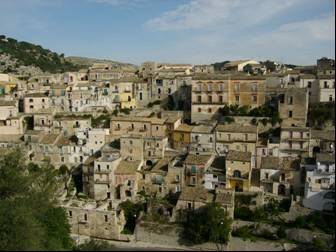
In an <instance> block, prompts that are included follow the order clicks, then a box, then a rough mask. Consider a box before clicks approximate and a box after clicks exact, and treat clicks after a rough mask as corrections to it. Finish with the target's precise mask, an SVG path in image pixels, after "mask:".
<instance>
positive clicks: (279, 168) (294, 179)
mask: <svg viewBox="0 0 336 252" xmlns="http://www.w3.org/2000/svg"><path fill="white" fill-rule="evenodd" d="M260 186H261V187H262V188H263V190H264V192H266V193H270V194H275V195H279V196H287V197H289V196H290V195H300V192H301V174H300V159H298V158H295V157H294V158H293V157H283V158H279V157H262V158H261V167H260Z"/></svg>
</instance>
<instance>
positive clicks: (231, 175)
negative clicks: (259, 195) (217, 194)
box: [225, 150, 252, 192]
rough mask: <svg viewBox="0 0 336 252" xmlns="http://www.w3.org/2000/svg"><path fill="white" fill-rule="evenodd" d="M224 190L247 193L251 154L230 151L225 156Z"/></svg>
mask: <svg viewBox="0 0 336 252" xmlns="http://www.w3.org/2000/svg"><path fill="white" fill-rule="evenodd" d="M225 164H226V188H228V189H234V190H235V191H236V192H242V191H244V192H245V191H249V189H250V184H251V171H252V169H251V152H242V151H233V150H230V151H229V153H228V155H227V156H226V161H225Z"/></svg>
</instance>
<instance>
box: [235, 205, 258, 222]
mask: <svg viewBox="0 0 336 252" xmlns="http://www.w3.org/2000/svg"><path fill="white" fill-rule="evenodd" d="M252 214H253V212H252V211H251V210H250V209H249V208H248V207H235V209H234V218H235V219H241V220H245V221H251V220H252Z"/></svg>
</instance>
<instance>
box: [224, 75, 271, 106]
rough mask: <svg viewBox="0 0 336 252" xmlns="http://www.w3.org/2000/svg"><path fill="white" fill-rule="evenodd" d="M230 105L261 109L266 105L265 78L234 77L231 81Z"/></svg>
mask: <svg viewBox="0 0 336 252" xmlns="http://www.w3.org/2000/svg"><path fill="white" fill-rule="evenodd" d="M228 100H229V104H238V105H240V106H250V107H252V108H254V107H259V106H261V105H263V104H264V103H265V78H263V77H252V76H248V77H243V76H239V77H238V76H237V77H233V78H231V79H230V81H229V99H228Z"/></svg>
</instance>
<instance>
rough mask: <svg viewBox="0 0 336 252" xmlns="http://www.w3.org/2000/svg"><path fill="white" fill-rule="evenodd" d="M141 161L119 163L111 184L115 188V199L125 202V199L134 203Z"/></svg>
mask: <svg viewBox="0 0 336 252" xmlns="http://www.w3.org/2000/svg"><path fill="white" fill-rule="evenodd" d="M142 164H143V163H142V162H141V161H126V160H122V161H120V163H119V165H118V166H117V168H116V170H115V171H114V180H113V182H114V183H113V184H114V186H115V199H116V200H121V201H125V200H127V199H129V200H131V201H135V200H136V199H137V197H138V196H137V193H138V181H139V178H140V176H141V174H140V173H139V171H140V169H141V166H142Z"/></svg>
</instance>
